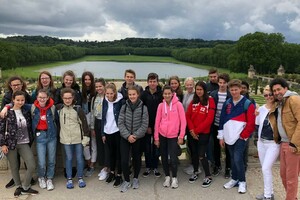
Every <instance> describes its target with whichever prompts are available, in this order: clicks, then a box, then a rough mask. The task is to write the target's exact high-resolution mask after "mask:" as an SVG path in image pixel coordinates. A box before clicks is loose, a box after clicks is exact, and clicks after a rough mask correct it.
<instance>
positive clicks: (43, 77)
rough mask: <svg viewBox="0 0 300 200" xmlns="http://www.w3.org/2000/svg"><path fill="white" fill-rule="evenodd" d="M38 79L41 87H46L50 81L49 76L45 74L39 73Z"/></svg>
mask: <svg viewBox="0 0 300 200" xmlns="http://www.w3.org/2000/svg"><path fill="white" fill-rule="evenodd" d="M40 81H41V84H42V86H43V88H48V87H49V85H50V82H51V80H50V77H49V76H48V75H47V74H41V78H40Z"/></svg>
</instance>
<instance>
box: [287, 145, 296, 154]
mask: <svg viewBox="0 0 300 200" xmlns="http://www.w3.org/2000/svg"><path fill="white" fill-rule="evenodd" d="M289 151H290V152H291V153H297V148H296V147H292V146H289Z"/></svg>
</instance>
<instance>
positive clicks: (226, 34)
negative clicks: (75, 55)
mask: <svg viewBox="0 0 300 200" xmlns="http://www.w3.org/2000/svg"><path fill="white" fill-rule="evenodd" d="M256 31H260V32H265V33H282V34H283V35H284V37H285V40H286V41H287V42H291V43H300V0H251V1H247V0H0V37H7V36H13V35H42V36H46V35H47V36H52V37H58V38H64V39H73V40H89V41H95V40H97V41H113V40H119V39H124V38H127V37H140V38H186V39H192V38H200V39H204V40H218V39H220V40H238V39H239V38H240V37H241V36H243V35H245V34H247V33H254V32H256Z"/></svg>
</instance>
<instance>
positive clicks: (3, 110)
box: [0, 107, 7, 118]
mask: <svg viewBox="0 0 300 200" xmlns="http://www.w3.org/2000/svg"><path fill="white" fill-rule="evenodd" d="M6 115H7V108H6V107H4V108H3V109H2V111H1V112H0V117H1V118H4V117H5V116H6Z"/></svg>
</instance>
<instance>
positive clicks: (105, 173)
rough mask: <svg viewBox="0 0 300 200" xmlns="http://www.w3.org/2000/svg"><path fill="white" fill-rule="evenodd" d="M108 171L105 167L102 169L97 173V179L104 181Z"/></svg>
mask: <svg viewBox="0 0 300 200" xmlns="http://www.w3.org/2000/svg"><path fill="white" fill-rule="evenodd" d="M107 175H108V172H107V171H106V170H105V169H102V170H101V171H100V173H99V174H98V176H99V181H104V180H105V179H106V178H107Z"/></svg>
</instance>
